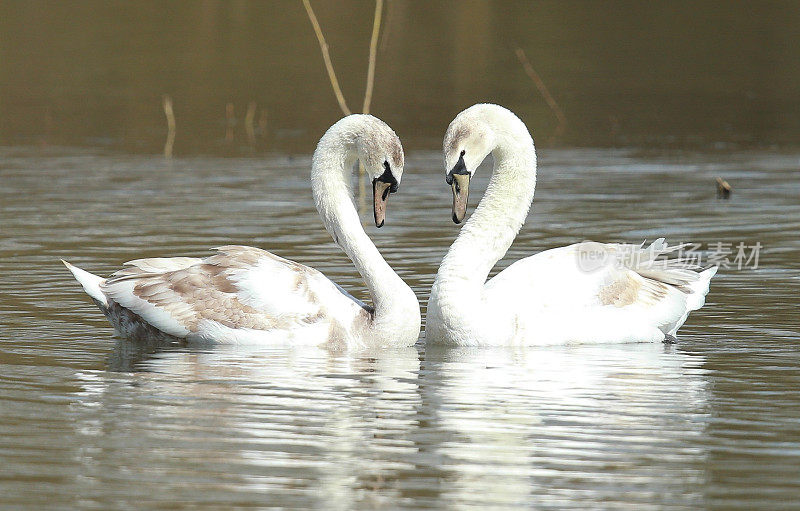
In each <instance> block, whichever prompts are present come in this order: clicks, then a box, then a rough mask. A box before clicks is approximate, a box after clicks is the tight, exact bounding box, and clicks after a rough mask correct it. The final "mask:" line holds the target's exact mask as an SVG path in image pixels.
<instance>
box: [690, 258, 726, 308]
mask: <svg viewBox="0 0 800 511" xmlns="http://www.w3.org/2000/svg"><path fill="white" fill-rule="evenodd" d="M718 269H719V266H712V267H710V268H706V269H705V270H703V271H701V272H700V273H698V274H697V277H698V279H697V280H696V281H694V282H692V283H691V284H689V289H691V291H692V292H691V293H690V294H689V300H688V303H687V305H688V307H689V310H697V309H699V308H700V307H702V306H703V304H705V303H706V295H707V294H708V288H709V286H710V284H711V277H713V276H714V275H716V274H717V270H718Z"/></svg>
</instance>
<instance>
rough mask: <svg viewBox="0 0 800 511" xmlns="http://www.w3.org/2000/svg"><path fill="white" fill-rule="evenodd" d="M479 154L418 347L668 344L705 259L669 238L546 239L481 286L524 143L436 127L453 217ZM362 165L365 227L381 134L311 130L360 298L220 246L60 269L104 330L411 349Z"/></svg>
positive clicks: (391, 143)
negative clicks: (696, 262) (561, 243)
mask: <svg viewBox="0 0 800 511" xmlns="http://www.w3.org/2000/svg"><path fill="white" fill-rule="evenodd" d="M489 153H492V154H493V156H494V170H493V173H492V177H491V180H490V182H489V186H488V188H487V190H486V194H485V196H484V197H483V199H482V200H481V202H480V204H479V205H478V207H477V209H476V210H475V213H474V214H473V215H472V216H471V218H470V219H469V221H467V223H466V224H465V225H464V227H463V228H462V229H461V232H460V233H459V235H458V238H457V239H456V240H455V242H454V243H453V245H452V246H451V247H450V250H449V251H448V253H447V255H446V256H445V258H444V260H443V261H442V264H441V267H440V268H439V272H438V274H437V276H436V280H435V282H434V284H433V288H432V290H431V297H430V301H429V304H428V319H427V327H426V337H427V342H431V343H441V344H450V345H461V346H510V345H538V344H563V343H596V342H646V341H665V340H672V339H673V336H674V335H675V333H676V332H677V330H678V328H680V326H681V325H682V324H683V322H684V321H685V320H686V318H687V316H688V314H689V312H691V311H692V310H695V309H698V308H700V307H701V306H702V305H703V303H704V300H705V295H706V294H707V293H708V286H709V282H710V280H711V277H713V276H714V274H715V273H716V267H712V268H709V269H706V270H704V271H701V272H698V271H696V270H695V269H694V268H688V267H687V266H686V265H685V264H683V263H684V261H682V260H681V259H680V258H674V257H673V258H671V259H664V258H659V256H666V255H668V254H670V253H672V252H674V251H675V250H677V249H678V248H679V247H668V246H667V245H666V243H664V241H663V239H659V240H657V241H656V242H654V243H653V244H651V245H650V246H649V247H648V248H644V247H643V246H639V245H627V244H601V243H594V242H588V241H587V242H583V243H578V244H575V245H570V246H567V247H561V248H556V249H552V250H547V251H544V252H541V253H538V254H535V255H533V256H530V257H527V258H525V259H522V260H520V261H517V262H516V263H514V264H512V265H511V266H509V267H508V268H507V269H505V270H504V271H502V272H500V273H499V274H498V275H497V276H495V277H494V278H492V279H491V280H489V281H488V282H486V277H487V276H488V274H489V271H490V270H491V269H492V267H493V266H494V265H495V263H496V262H497V261H498V260H500V258H502V257H503V255H505V253H506V251H507V250H508V248H509V247H510V246H511V243H512V242H513V240H514V238H515V237H516V235H517V233H518V232H519V230H520V228H521V227H522V224H523V223H524V221H525V217H526V215H527V213H528V210H529V208H530V205H531V202H532V200H533V192H534V187H535V183H536V152H535V148H534V144H533V139H532V138H531V135H530V133H529V132H528V129H527V128H526V127H525V125H524V123H523V122H522V121H521V120H520V119H519V118H517V116H516V115H514V114H513V113H512V112H510V111H509V110H507V109H505V108H503V107H501V106H498V105H490V104H478V105H474V106H472V107H470V108H468V109H466V110H464V111H463V112H461V113H460V114H459V115H458V116H457V117H456V118H455V119H454V120H453V122H452V123H451V124H450V126H449V127H448V129H447V133H446V135H445V139H444V157H445V175H446V180H447V182H448V183H449V184H450V185H451V186H452V190H453V220H454V221H455V222H456V223H460V222H461V221H462V220H463V219H464V217H465V215H466V207H467V198H468V193H469V182H470V179H471V178H472V176H473V175H474V174H475V171H476V169H477V168H478V166H479V165H480V164H481V162H482V161H483V160H484V159H485V158H486V157H487V156H488V155H489ZM357 160H358V161H361V163H362V164H363V165H364V168H365V169H366V172H367V173H368V174H369V176H370V177H371V179H372V186H373V198H374V214H375V224H376V225H377V226H378V227H380V226H382V225H383V222H384V219H385V213H386V204H387V200H388V198H389V195H390V194H391V193H394V192H396V191H397V189H398V187H399V184H400V181H401V179H402V175H403V165H404V157H403V149H402V146H401V144H400V140H399V138H398V137H397V135H396V134H395V133H394V131H392V129H391V128H390V127H389V126H388V125H386V124H385V123H384V122H382V121H380V120H379V119H377V118H375V117H372V116H369V115H350V116H347V117H345V118H343V119H342V120H340V121H338V122H337V123H336V124H334V125H333V126H332V127H331V128H330V129H328V131H327V132H326V133H325V135H323V137H322V139H321V140H320V142H319V144H318V145H317V149H316V151H315V152H314V157H313V162H312V169H311V188H312V191H313V196H314V203H315V204H316V207H317V210H318V211H319V214H320V216H321V218H322V222H323V223H324V225H325V228H326V229H327V230H328V232H329V233H330V235H331V236H332V237H333V239H334V241H335V242H336V244H337V245H339V246H340V247H341V248H342V250H344V252H345V253H347V255H348V256H349V257H350V259H351V260H352V261H353V264H354V265H355V267H356V269H357V270H358V272H359V273H360V274H361V276H362V278H363V279H364V282H365V283H366V284H367V287H368V288H369V293H370V296H371V298H372V306H370V305H367V304H365V303H363V302H361V301H359V300H357V299H355V298H354V297H352V296H351V295H350V294H348V293H347V292H346V291H345V290H343V289H342V288H341V287H339V286H338V285H336V284H335V283H334V282H332V281H330V280H329V279H328V278H327V277H325V276H324V275H323V274H322V273H320V272H319V271H317V270H315V269H314V268H310V267H308V266H304V265H301V264H298V263H296V262H293V261H289V260H286V259H282V258H280V257H278V256H275V255H273V254H271V253H269V252H266V251H264V250H261V249H258V248H253V247H245V246H224V247H219V248H217V249H216V254H214V255H212V256H210V257H207V258H205V259H197V258H189V257H174V258H151V259H137V260H134V261H130V262H128V263H125V267H124V268H123V269H121V270H119V271H117V272H116V273H114V274H113V275H112V276H111V277H109V278H108V279H103V278H101V277H98V276H96V275H92V274H91V273H88V272H86V271H84V270H81V269H79V268H77V267H75V266H72V265H70V264H69V263H67V262H64V264H66V265H67V267H68V268H69V269H70V271H71V272H72V274H73V275H74V276H75V278H76V279H77V280H78V281H79V282H80V283H81V285H82V286H83V288H84V290H85V291H86V292H87V293H88V294H89V296H90V297H91V298H92V299H93V300H94V301H95V303H96V304H97V305H98V306H99V307H100V309H101V310H102V311H103V312H104V314H105V315H106V316H107V317H108V319H109V320H110V321H111V323H112V324H113V325H114V327H115V329H116V330H117V331H118V333H119V334H121V335H123V336H125V337H128V338H150V339H152V338H156V339H161V338H164V339H174V338H178V339H186V340H189V341H213V342H232V343H270V344H281V343H283V344H290V345H298V344H314V345H320V344H324V345H328V346H332V347H343V348H360V347H388V346H410V345H413V344H414V343H415V342H416V341H417V338H418V336H419V332H420V325H421V318H420V309H419V304H418V302H417V298H416V296H415V295H414V293H413V291H412V290H411V288H410V287H408V285H407V284H405V282H403V280H402V279H401V278H400V277H399V276H398V275H397V274H396V273H395V272H394V271H393V270H392V268H391V267H390V266H389V265H388V264H387V263H386V261H385V260H384V259H383V257H382V256H381V255H380V253H379V252H378V250H377V248H376V247H375V245H374V244H373V243H372V241H371V240H370V239H369V237H368V236H367V234H366V233H365V232H364V229H363V228H362V226H361V224H360V221H359V218H358V213H357V211H356V209H355V207H354V205H353V201H352V192H351V190H350V186H349V177H350V172H351V171H352V168H353V167H354V165H355V163H356V161H357Z"/></svg>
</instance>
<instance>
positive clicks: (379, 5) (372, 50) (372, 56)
mask: <svg viewBox="0 0 800 511" xmlns="http://www.w3.org/2000/svg"><path fill="white" fill-rule="evenodd" d="M382 13H383V0H376V1H375V19H374V20H373V22H372V39H370V42H369V66H368V67H367V87H366V90H365V91H364V108H363V109H362V112H363V113H365V114H368V113H369V107H370V104H371V103H372V89H373V86H374V84H375V60H376V55H377V52H378V34H380V31H381V15H382Z"/></svg>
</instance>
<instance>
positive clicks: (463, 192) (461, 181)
mask: <svg viewBox="0 0 800 511" xmlns="http://www.w3.org/2000/svg"><path fill="white" fill-rule="evenodd" d="M451 176H452V181H451V183H450V185H451V186H452V187H453V222H455V223H457V224H460V223H461V222H463V221H464V217H465V216H467V200H468V199H469V180H470V178H471V177H472V176H471V175H470V174H451Z"/></svg>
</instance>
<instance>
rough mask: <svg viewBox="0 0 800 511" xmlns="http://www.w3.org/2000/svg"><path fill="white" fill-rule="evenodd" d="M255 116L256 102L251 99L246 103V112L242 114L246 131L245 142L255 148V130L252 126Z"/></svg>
mask: <svg viewBox="0 0 800 511" xmlns="http://www.w3.org/2000/svg"><path fill="white" fill-rule="evenodd" d="M255 118H256V102H255V101H251V102H249V103H248V104H247V113H246V114H245V116H244V129H245V131H246V132H247V142H249V143H250V147H252V148H255V146H256V130H255V126H254V121H255Z"/></svg>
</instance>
